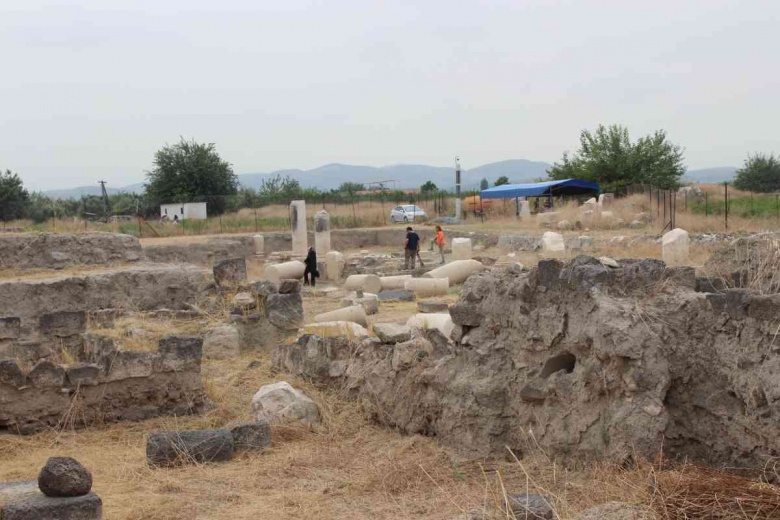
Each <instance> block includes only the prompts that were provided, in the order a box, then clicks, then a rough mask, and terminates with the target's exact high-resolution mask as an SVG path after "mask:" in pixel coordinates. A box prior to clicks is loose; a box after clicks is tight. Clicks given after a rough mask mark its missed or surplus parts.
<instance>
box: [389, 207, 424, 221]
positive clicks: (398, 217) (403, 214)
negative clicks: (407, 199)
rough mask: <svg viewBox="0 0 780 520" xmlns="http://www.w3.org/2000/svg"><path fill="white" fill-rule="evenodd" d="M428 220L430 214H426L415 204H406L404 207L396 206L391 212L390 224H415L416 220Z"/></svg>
mask: <svg viewBox="0 0 780 520" xmlns="http://www.w3.org/2000/svg"><path fill="white" fill-rule="evenodd" d="M427 218H428V214H427V213H425V210H423V209H422V208H421V207H419V206H415V205H414V204H405V205H402V206H396V207H394V208H393V209H391V210H390V222H392V223H393V224H396V223H398V222H404V223H409V222H414V221H415V220H425V219H427Z"/></svg>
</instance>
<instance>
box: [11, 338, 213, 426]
mask: <svg viewBox="0 0 780 520" xmlns="http://www.w3.org/2000/svg"><path fill="white" fill-rule="evenodd" d="M202 343H203V341H202V340H201V339H199V338H194V337H184V336H166V337H164V338H163V339H161V340H160V343H159V347H158V350H157V351H156V352H142V351H123V350H119V349H117V348H116V346H115V345H114V342H113V341H112V340H111V339H110V338H106V337H101V336H94V335H89V334H88V335H85V337H84V341H83V343H82V345H81V346H80V348H78V349H76V350H75V351H74V354H75V357H76V359H77V361H76V362H73V363H70V364H66V365H61V364H57V363H54V362H52V361H50V360H41V361H39V362H38V363H36V364H35V366H34V367H32V368H31V369H25V368H24V367H23V366H20V365H19V364H18V363H17V362H16V361H15V360H14V359H0V433H2V432H3V431H4V430H5V431H7V432H10V433H18V434H30V433H35V432H37V431H41V430H43V429H47V428H55V427H63V426H68V427H71V426H75V427H82V426H87V425H90V424H93V423H97V422H114V421H122V420H130V421H139V420H143V419H148V418H151V417H156V416H159V415H188V414H192V413H199V412H200V411H202V410H203V408H204V406H205V403H206V397H205V393H204V390H203V383H202V380H201V355H202V352H201V350H202Z"/></svg>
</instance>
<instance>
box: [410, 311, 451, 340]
mask: <svg viewBox="0 0 780 520" xmlns="http://www.w3.org/2000/svg"><path fill="white" fill-rule="evenodd" d="M406 326H407V327H409V328H410V329H412V330H415V329H416V330H428V329H438V330H439V332H441V333H442V334H444V337H446V338H449V337H450V334H452V331H453V329H454V328H455V323H453V321H452V316H450V315H449V314H445V313H441V314H415V315H414V316H412V317H411V318H409V320H408V321H407V322H406Z"/></svg>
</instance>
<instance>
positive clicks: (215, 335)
mask: <svg viewBox="0 0 780 520" xmlns="http://www.w3.org/2000/svg"><path fill="white" fill-rule="evenodd" d="M240 350H241V346H240V342H239V334H238V329H236V326H235V325H230V324H223V325H217V326H216V327H214V328H212V329H209V330H207V331H206V333H205V334H204V335H203V356H204V357H207V358H210V359H229V358H234V357H238V355H239V353H240Z"/></svg>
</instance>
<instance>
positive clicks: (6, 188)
mask: <svg viewBox="0 0 780 520" xmlns="http://www.w3.org/2000/svg"><path fill="white" fill-rule="evenodd" d="M29 200H30V194H29V193H28V192H27V190H26V189H25V188H24V184H23V183H22V179H21V178H20V177H19V176H18V175H17V174H15V173H13V172H12V171H11V170H6V171H5V172H2V171H0V220H3V221H8V220H16V219H20V218H23V217H24V216H25V213H26V211H27V205H28V203H29Z"/></svg>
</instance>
